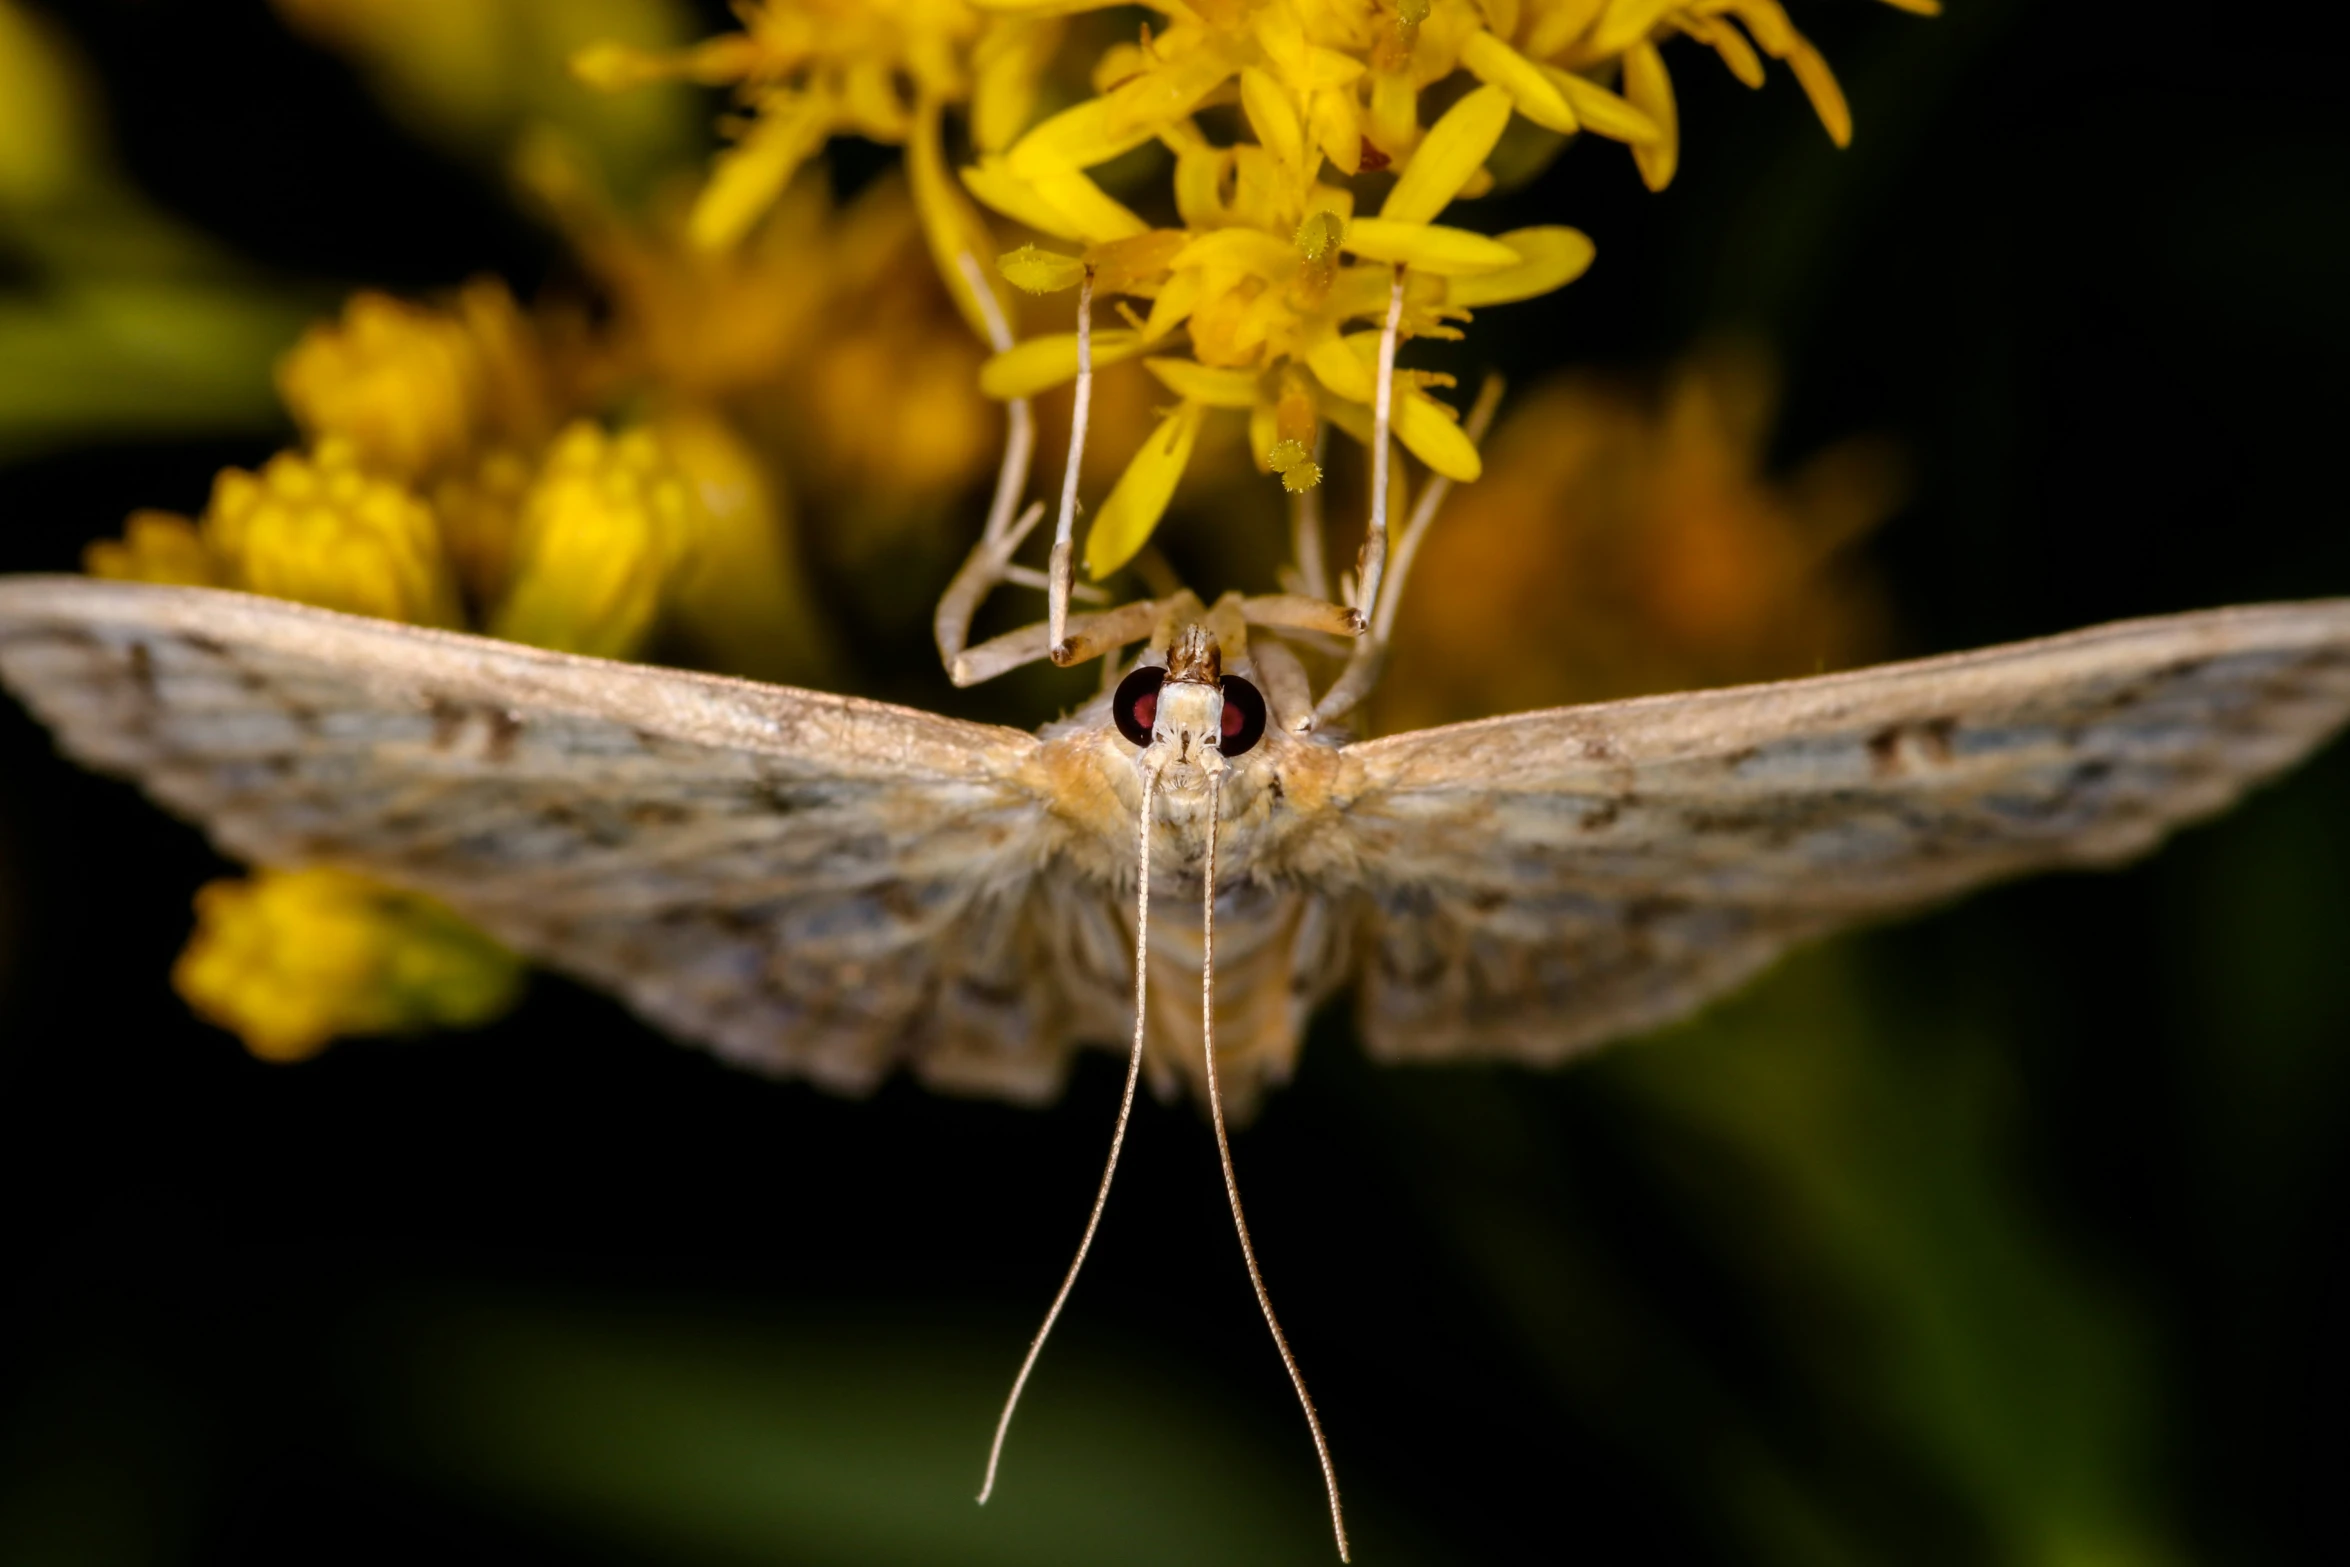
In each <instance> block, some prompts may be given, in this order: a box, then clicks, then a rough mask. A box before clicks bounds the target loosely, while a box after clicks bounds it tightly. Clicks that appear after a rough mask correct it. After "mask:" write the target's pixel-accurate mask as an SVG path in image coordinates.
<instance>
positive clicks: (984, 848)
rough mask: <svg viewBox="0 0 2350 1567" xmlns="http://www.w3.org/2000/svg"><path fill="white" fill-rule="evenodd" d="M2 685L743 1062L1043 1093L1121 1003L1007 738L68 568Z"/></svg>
mask: <svg viewBox="0 0 2350 1567" xmlns="http://www.w3.org/2000/svg"><path fill="white" fill-rule="evenodd" d="M0 676H4V677H5V678H6V680H7V683H8V684H9V685H10V686H11V687H13V688H14V689H15V690H16V691H17V692H19V693H20V694H21V695H23V696H24V698H25V699H26V700H27V702H28V703H29V704H30V705H31V706H32V707H33V708H34V709H35V710H36V711H37V712H38V713H39V715H40V716H41V717H42V718H43V719H45V720H47V721H48V723H49V724H50V725H51V726H52V727H53V728H54V729H55V730H56V732H57V734H58V736H59V737H60V739H61V740H62V742H63V744H64V747H65V749H66V750H67V751H69V752H71V753H72V754H73V755H74V756H76V757H78V758H79V759H81V760H83V761H85V762H87V763H90V764H91V765H93V766H96V767H99V768H102V769H104V770H107V771H110V772H115V773H120V774H123V775H125V776H128V777H130V778H133V779H136V780H137V781H138V782H139V783H141V784H142V785H144V786H145V787H146V788H147V789H148V790H149V792H151V793H152V794H154V795H155V796H156V798H157V799H159V800H160V801H162V802H163V803H164V804H166V805H168V806H170V807H171V808H173V809H174V810H176V811H179V812H181V813H182V814H184V815H186V816H189V817H191V818H193V819H195V820H197V821H199V822H201V823H202V824H204V825H205V826H206V827H207V828H208V829H209V830H210V831H211V833H212V835H213V836H214V838H215V839H216V840H217V841H218V842H219V843H220V844H221V846H222V847H223V848H224V849H226V850H227V851H228V852H229V853H231V854H234V855H236V856H238V857H240V858H243V859H247V860H251V861H254V862H257V863H263V864H303V863H330V864H336V865H343V866H348V867H352V868H356V869H359V870H363V871H367V872H371V873H374V874H378V875H380V876H382V877H383V878H384V879H386V880H388V881H392V882H394V883H397V884H399V885H402V886H408V887H413V888H416V889H419V890H421V891H424V892H428V893H431V894H433V895H435V896H437V897H439V898H441V899H443V900H445V901H446V902H447V903H449V904H450V905H451V906H452V907H454V908H456V909H457V910H459V911H460V912H462V913H463V914H464V915H466V917H467V918H469V919H471V920H473V921H475V922H476V923H478V924H479V925H481V926H482V927H483V928H484V929H486V930H488V931H490V932H491V933H492V934H494V935H496V936H497V937H499V938H500V939H501V940H503V941H505V942H507V943H509V944H510V945H512V946H513V947H514V948H516V949H517V950H518V951H521V952H523V953H526V954H528V955H529V956H531V957H533V958H536V959H539V960H541V961H543V962H545V963H547V964H549V965H550V966H552V967H554V968H557V969H560V970H563V971H566V972H569V973H571V974H574V975H576V976H578V977H580V978H582V979H584V980H587V981H590V982H592V983H594V984H597V985H601V986H604V987H607V988H609V989H611V990H614V991H616V992H618V993H619V994H620V995H621V996H622V997H624V998H625V999H626V1000H627V1001H628V1002H629V1003H630V1004H631V1005H632V1006H633V1007H635V1008H636V1010H638V1011H639V1012H641V1013H642V1014H643V1015H644V1016H645V1017H647V1018H648V1019H650V1020H651V1021H653V1022H655V1023H657V1024H659V1025H660V1026H662V1027H664V1028H666V1029H669V1030H671V1031H673V1032H675V1033H677V1034H679V1035H681V1036H684V1037H686V1038H689V1039H694V1040H698V1041H701V1042H703V1043H706V1044H708V1045H710V1046H712V1047H713V1048H715V1049H716V1050H717V1051H718V1052H719V1053H720V1054H722V1055H724V1056H727V1057H728V1058H730V1059H732V1060H735V1061H737V1062H741V1063H744V1064H747V1065H752V1066H756V1067H762V1068H766V1069H769V1070H774V1071H781V1072H787V1073H790V1074H793V1075H801V1076H806V1077H810V1078H813V1079H815V1080H817V1081H819V1082H821V1083H823V1084H825V1085H826V1086H829V1087H832V1088H836V1089H842V1090H847V1091H852V1092H853V1091H858V1090H862V1089H865V1088H869V1087H870V1086H872V1085H873V1084H874V1083H875V1082H877V1081H878V1080H879V1079H880V1078H881V1077H883V1076H884V1075H886V1074H887V1073H888V1072H889V1071H890V1070H891V1069H892V1068H893V1067H896V1066H898V1065H901V1064H908V1065H911V1066H912V1067H913V1068H914V1070H915V1071H916V1072H918V1073H919V1074H920V1075H921V1076H923V1077H924V1078H925V1080H927V1081H929V1082H931V1083H933V1084H935V1085H937V1086H942V1087H949V1088H954V1089H959V1090H964V1091H975V1092H987V1093H998V1094H1004V1095H1007V1096H1010V1097H1014V1098H1025V1099H1034V1098H1041V1097H1043V1096H1046V1095H1048V1094H1050V1093H1052V1092H1053V1091H1054V1090H1055V1089H1056V1088H1057V1087H1058V1085H1059V1082H1060V1080H1061V1076H1062V1072H1063V1070H1064V1067H1065V1055H1066V1052H1067V1049H1068V1046H1069V1042H1070V1041H1069V1035H1070V1032H1071V1027H1072V1025H1073V1023H1074V1022H1076V1021H1077V1020H1076V1019H1074V1018H1073V1017H1072V1015H1071V1013H1072V1008H1073V1000H1082V1001H1085V1002H1087V1003H1088V1006H1087V1007H1086V1008H1085V1010H1089V1011H1091V1012H1093V1013H1099V1012H1100V1011H1101V1010H1102V1008H1103V1006H1104V1005H1105V1003H1104V1002H1103V1001H1102V999H1101V998H1099V997H1092V996H1090V995H1089V996H1086V997H1082V998H1073V997H1072V995H1071V986H1069V985H1068V984H1066V983H1063V982H1061V980H1060V978H1059V976H1061V975H1062V973H1063V972H1064V971H1063V969H1062V968H1057V967H1056V965H1055V964H1053V963H1052V962H1051V961H1049V958H1050V954H1049V953H1048V952H1047V951H1046V950H1045V948H1044V945H1043V944H1044V943H1045V942H1046V941H1047V940H1049V939H1052V933H1051V932H1050V931H1049V930H1048V929H1045V928H1044V927H1045V926H1046V925H1049V923H1050V922H1051V920H1052V919H1053V917H1054V915H1053V911H1052V910H1051V909H1050V908H1048V907H1046V906H1044V904H1043V901H1042V895H1041V894H1040V892H1039V890H1038V885H1037V884H1038V880H1039V878H1038V871H1039V869H1040V867H1041V866H1042V865H1043V864H1044V863H1045V862H1046V861H1047V859H1048V858H1049V856H1050V854H1051V839H1052V834H1053V827H1052V825H1051V822H1050V820H1049V817H1048V815H1047V813H1046V812H1045V811H1044V809H1043V808H1042V805H1041V803H1040V801H1039V800H1038V798H1037V797H1036V795H1035V794H1034V792H1033V791H1032V790H1031V789H1029V788H1028V787H1026V786H1024V785H1023V784H1022V783H1021V782H1020V781H1019V777H1018V775H1019V773H1020V770H1021V768H1022V767H1023V766H1024V765H1025V764H1026V762H1027V761H1028V759H1029V757H1030V756H1031V755H1032V753H1033V752H1034V749H1035V747H1036V744H1037V742H1036V741H1035V740H1034V739H1033V738H1032V737H1030V736H1028V735H1025V734H1021V733H1019V732H1018V731H1015V730H1009V729H1000V728H992V727H985V726H981V725H975V724H967V723H960V722H956V721H954V720H951V719H946V718H941V717H937V716H935V715H932V714H928V713H920V712H915V711H911V710H908V709H903V708H896V707H890V706H885V705H882V704H879V703H874V702H863V701H857V700H853V699H849V698H844V697H836V696H825V695H819V694H815V693H810V692H803V691H792V690H785V689H781V688H777V687H771V686H757V685H751V684H748V683H745V682H740V681H732V680H723V679H716V678H711V677H706V676H699V675H690V674H685V673H681V672H678V671H672V670H661V669H651V668H645V667H641V666H632V665H625V664H615V663H609V662H605V661H602V660H596V659H582V658H571V657H565V656H562V655H558V654H550V653H543V652H539V651H537V650H534V649H530V648H523V647H517V646H514V645H511V644H507V643H500V642H492V641H488V640H485V639H482V638H476V637H465V636H457V635H450V634H445V633H438V632H431V631H422V630H417V629H414V628H411V627H405V626H397V625H391V624H388V623H385V622H380V621H370V620H362V619H356V618H353V617H349V616H343V615H333V614H328V613H325V612H322V611H318V610H311V609H306V608H303V607H300V606H296V605H291V604H285V603H281V602H278V601H275V600H270V599H258V598H251V597H247V596H244V595H240V594H230V593H220V592H214V591H210V590H206V589H196V588H167V587H155V586H148V585H143V584H135V583H110V582H94V581H89V580H86V579H80V578H19V579H14V580H10V581H7V582H4V583H0ZM1123 988H1124V987H1123V981H1122V980H1120V981H1119V982H1117V983H1116V984H1114V985H1113V986H1112V987H1111V988H1110V992H1109V1000H1108V1001H1107V1003H1106V1005H1107V1006H1108V1007H1109V1009H1110V1011H1111V1015H1112V1017H1113V1018H1115V1017H1116V1016H1118V1015H1119V1014H1120V1011H1121V1002H1120V996H1121V993H1122V991H1123ZM1097 1021H1098V1019H1097ZM1112 1032H1114V1030H1113V1031H1112Z"/></svg>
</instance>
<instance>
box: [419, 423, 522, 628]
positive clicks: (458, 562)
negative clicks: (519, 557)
mask: <svg viewBox="0 0 2350 1567" xmlns="http://www.w3.org/2000/svg"><path fill="white" fill-rule="evenodd" d="M537 472H538V465H537V463H536V462H534V461H533V460H532V458H531V457H530V456H527V455H525V454H524V453H522V452H520V451H517V450H515V449H514V448H513V447H510V446H494V447H492V448H490V449H489V450H488V451H486V452H483V453H482V454H481V455H480V456H479V457H477V458H475V459H473V460H472V461H470V462H468V463H465V464H463V465H462V466H460V467H458V468H456V469H454V470H452V471H450V472H448V473H445V474H443V475H442V476H441V478H440V479H439V480H437V481H436V482H435V483H434V484H433V486H432V489H431V492H430V498H431V501H432V510H433V515H434V516H436V517H438V518H439V519H440V525H441V544H442V547H443V548H444V549H446V550H447V551H448V555H449V565H450V567H451V569H452V570H454V571H455V572H456V574H457V581H458V584H459V585H460V586H462V587H463V588H464V589H465V594H466V598H467V601H468V602H470V603H471V604H473V605H475V606H477V607H478V606H480V605H484V604H495V603H497V602H498V600H499V599H501V598H503V597H505V596H506V589H507V588H508V586H509V585H510V584H511V583H512V581H513V578H514V538H515V534H516V533H517V532H519V531H520V529H521V526H522V502H523V499H524V497H525V496H527V495H528V494H529V493H530V483H531V480H532V479H533V478H534V477H536V475H537Z"/></svg>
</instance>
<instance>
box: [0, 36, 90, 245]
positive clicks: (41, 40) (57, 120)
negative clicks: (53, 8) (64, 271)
mask: <svg viewBox="0 0 2350 1567" xmlns="http://www.w3.org/2000/svg"><path fill="white" fill-rule="evenodd" d="M92 121H93V115H92V113H91V104H90V95H89V90H88V87H87V85H86V84H85V83H84V81H83V80H82V76H81V72H80V71H79V70H78V69H77V67H76V63H75V62H74V60H73V59H72V58H71V57H70V56H69V55H68V53H67V51H66V50H65V49H64V48H63V47H62V46H61V45H60V43H59V42H58V40H57V39H55V38H54V37H52V36H51V33H50V28H49V24H48V22H47V20H46V19H45V18H43V17H41V16H39V15H37V14H36V13H34V12H32V11H30V10H28V9H26V8H25V7H23V6H20V5H18V4H16V3H15V0H0V205H6V206H11V207H17V206H36V205H39V204H41V203H43V202H47V201H51V200H54V199H55V198H56V197H58V196H60V195H62V194H64V193H65V192H66V191H68V190H69V189H71V188H72V187H73V186H74V185H76V184H77V183H80V182H82V181H84V180H86V179H87V178H88V177H89V174H90V172H91V170H92V167H93V165H94V164H95V163H96V161H97V150H96V146H95V140H96V137H95V132H94V129H93V124H92Z"/></svg>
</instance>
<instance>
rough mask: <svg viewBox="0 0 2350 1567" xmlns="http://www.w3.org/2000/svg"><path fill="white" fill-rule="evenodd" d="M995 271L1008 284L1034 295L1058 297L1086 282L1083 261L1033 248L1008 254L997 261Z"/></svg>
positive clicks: (1011, 251) (1023, 247)
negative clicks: (1067, 289)
mask: <svg viewBox="0 0 2350 1567" xmlns="http://www.w3.org/2000/svg"><path fill="white" fill-rule="evenodd" d="M995 269H996V271H998V272H1000V273H1002V274H1003V278H1004V281H1005V282H1007V283H1009V284H1011V285H1012V286H1013V287H1014V288H1017V289H1021V290H1024V291H1026V292H1027V293H1031V294H1057V293H1059V292H1060V291H1061V290H1062V289H1065V288H1075V287H1076V286H1077V285H1078V284H1079V283H1081V282H1083V281H1084V280H1085V263H1084V262H1083V261H1082V260H1080V259H1079V258H1077V257H1075V256H1064V255H1062V254H1060V253H1059V252H1058V251H1051V250H1039V249H1037V248H1036V247H1035V246H1034V245H1022V246H1021V247H1020V248H1019V249H1018V250H1007V251H1005V252H1004V253H1003V254H1002V255H1000V256H998V257H996V263H995Z"/></svg>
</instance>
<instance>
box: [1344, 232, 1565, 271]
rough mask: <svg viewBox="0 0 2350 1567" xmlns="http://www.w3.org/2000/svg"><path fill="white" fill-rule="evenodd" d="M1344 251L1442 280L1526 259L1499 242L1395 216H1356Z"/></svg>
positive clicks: (1513, 263)
mask: <svg viewBox="0 0 2350 1567" xmlns="http://www.w3.org/2000/svg"><path fill="white" fill-rule="evenodd" d="M1340 244H1342V245H1343V246H1344V247H1345V248H1346V250H1347V251H1348V252H1349V253H1350V254H1353V255H1357V256H1362V257H1364V258H1365V259H1367V260H1371V261H1392V262H1397V263H1399V264H1401V265H1403V266H1407V267H1411V268H1414V269H1416V270H1418V271H1421V272H1433V273H1435V274H1436V275H1437V276H1438V277H1473V276H1475V275H1476V274H1478V273H1480V272H1500V271H1504V270H1506V269H1508V268H1511V267H1515V266H1517V265H1518V263H1519V261H1520V260H1521V259H1522V258H1521V257H1520V256H1519V255H1518V253H1517V252H1516V251H1514V250H1512V249H1510V247H1509V246H1507V245H1505V244H1503V243H1502V242H1501V241H1500V240H1497V239H1487V238H1486V237H1485V236H1484V235H1482V234H1472V233H1471V232H1469V231H1468V230H1467V229H1454V228H1446V227H1445V226H1444V225H1442V224H1440V223H1398V222H1396V221H1394V220H1393V219H1391V218H1357V219H1355V220H1354V222H1353V223H1352V224H1351V225H1350V226H1349V227H1348V228H1347V231H1346V234H1345V237H1344V238H1343V239H1341V241H1340Z"/></svg>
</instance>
